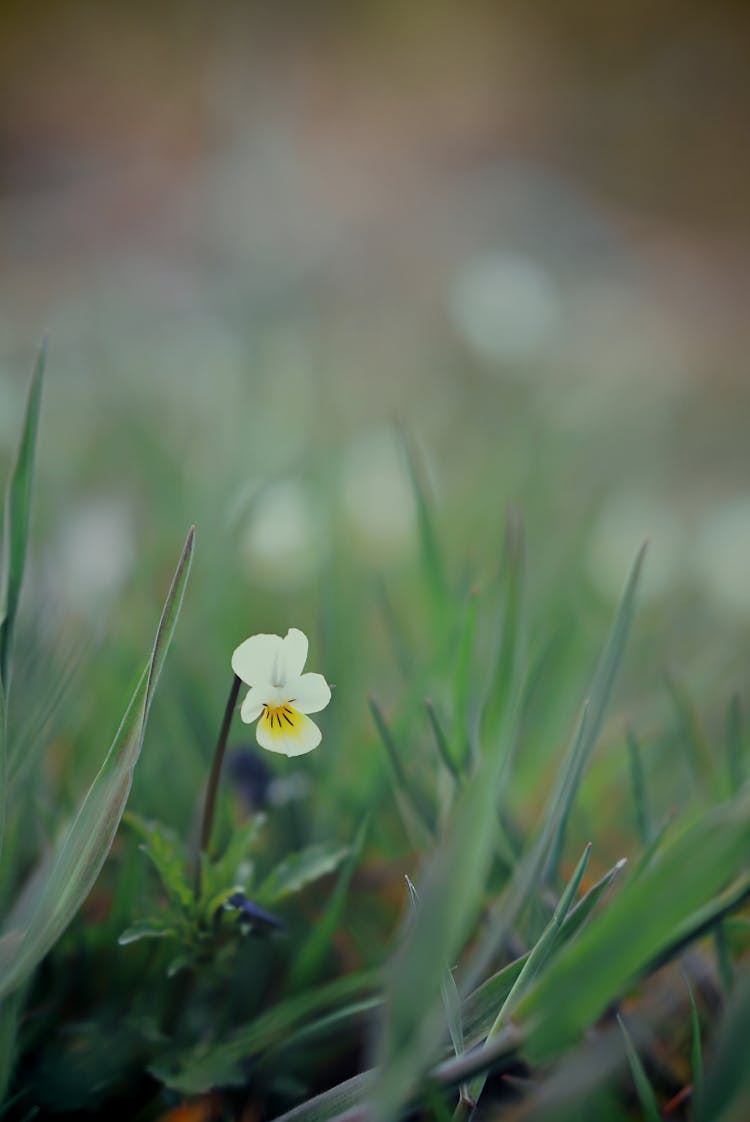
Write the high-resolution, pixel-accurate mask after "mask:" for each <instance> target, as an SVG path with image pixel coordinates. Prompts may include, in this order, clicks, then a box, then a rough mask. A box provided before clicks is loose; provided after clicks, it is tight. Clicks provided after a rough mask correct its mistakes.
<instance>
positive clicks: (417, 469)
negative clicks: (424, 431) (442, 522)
mask: <svg viewBox="0 0 750 1122" xmlns="http://www.w3.org/2000/svg"><path fill="white" fill-rule="evenodd" d="M400 435H401V441H402V444H403V449H404V455H405V457H406V466H407V468H408V471H409V478H410V479H411V485H412V490H413V492H414V501H415V504H416V509H417V528H418V532H419V545H420V553H421V560H422V571H423V574H424V578H425V584H426V586H427V588H428V589H429V591H430V598H431V600H432V609H433V613H434V618H435V621H436V624H437V625H438V627H439V626H440V625H441V624H442V621H443V617H444V614H445V604H446V603H447V600H448V597H447V582H446V579H445V569H444V566H443V557H442V553H441V550H440V543H439V540H438V535H437V531H436V529H435V520H434V518H433V515H432V509H431V504H430V500H429V497H428V489H427V484H426V481H425V475H424V469H423V465H422V464H421V462H420V460H419V458H418V457H417V453H416V449H415V448H414V445H413V443H412V441H411V440H410V439H409V437H408V435H407V433H406V431H405V430H404V429H401V430H400Z"/></svg>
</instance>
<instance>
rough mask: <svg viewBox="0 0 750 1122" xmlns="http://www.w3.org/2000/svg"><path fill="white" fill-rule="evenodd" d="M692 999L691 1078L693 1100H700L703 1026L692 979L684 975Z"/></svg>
mask: <svg viewBox="0 0 750 1122" xmlns="http://www.w3.org/2000/svg"><path fill="white" fill-rule="evenodd" d="M683 977H684V978H685V985H686V986H687V991H688V997H689V998H690V1026H691V1032H692V1037H693V1039H692V1043H691V1046H690V1076H691V1079H692V1081H693V1099H694V1100H695V1099H700V1097H701V1095H702V1094H703V1051H702V1049H701V1024H700V1020H699V1018H698V1007H697V1006H696V1004H695V996H694V994H693V987H692V986H691V985H690V979H689V978H688V977H687V975H685V974H683Z"/></svg>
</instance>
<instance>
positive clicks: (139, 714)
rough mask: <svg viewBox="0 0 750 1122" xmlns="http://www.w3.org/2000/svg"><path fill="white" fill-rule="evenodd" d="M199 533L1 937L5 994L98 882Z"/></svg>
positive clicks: (0, 981)
mask: <svg viewBox="0 0 750 1122" xmlns="http://www.w3.org/2000/svg"><path fill="white" fill-rule="evenodd" d="M193 538H194V531H193V530H192V529H191V530H190V533H189V534H188V536H187V541H186V542H185V548H184V550H183V552H182V556H181V557H180V561H179V564H178V566H177V569H176V572H175V575H174V578H173V580H172V585H171V588H170V590H169V593H168V595H167V599H166V602H165V605H164V610H163V612H162V616H161V620H160V621H159V627H158V629H157V633H156V639H155V641H154V646H153V650H152V653H151V658H150V660H149V663H148V665H147V667H146V669H145V670H144V672H143V675H142V676H141V680H140V682H139V684H138V686H137V688H136V690H135V693H134V694H133V696H132V698H131V701H130V704H129V705H128V708H127V710H126V712H125V715H124V717H123V719H122V722H121V724H120V727H119V729H118V731H117V733H116V735H115V738H114V741H113V742H112V746H111V747H110V749H109V752H108V753H107V755H106V757H105V760H104V763H103V764H102V766H101V768H100V770H99V773H98V775H97V776H96V778H95V779H94V782H93V783H92V785H91V787H90V788H89V791H88V793H87V794H86V797H85V798H84V800H83V802H82V804H81V806H80V807H79V810H78V813H77V815H76V817H75V818H74V820H73V822H72V823H71V825H70V827H69V828H68V831H67V833H66V834H65V836H64V837H63V840H62V841H61V843H60V844H59V845H58V847H57V849H56V850H55V851H54V852H53V853H52V855H51V857H50V859H49V860H48V861H46V862H45V863H44V864H43V865H42V867H41V868H40V869H39V870H38V871H37V873H36V874H35V876H34V877H33V878H32V882H31V884H30V885H29V887H28V889H27V891H26V892H25V893H24V894H22V897H21V899H20V900H19V902H18V903H17V905H16V907H15V908H14V909H13V910H12V912H11V914H10V916H9V917H8V919H7V921H6V923H5V926H4V928H3V934H2V937H0V998H4V997H6V996H7V995H8V994H10V993H12V992H13V991H14V990H15V989H17V988H18V986H19V985H20V984H21V983H22V982H23V981H24V979H25V978H27V977H28V976H29V974H30V973H31V971H32V970H33V969H34V968H35V967H36V966H37V964H38V963H39V962H40V961H41V959H42V958H43V957H44V956H45V955H46V953H47V952H48V951H49V950H50V948H51V947H52V946H53V945H54V943H55V942H56V941H57V940H58V939H59V937H60V935H61V934H62V933H63V931H64V930H65V928H66V927H67V926H68V924H69V923H70V921H71V919H72V918H73V916H74V915H75V913H76V912H77V911H78V909H79V907H80V906H81V904H82V903H83V901H84V900H85V899H86V897H87V896H88V893H89V891H90V889H91V887H92V885H93V884H94V881H95V880H96V878H97V876H98V874H99V870H100V869H101V867H102V865H103V864H104V860H105V858H106V856H107V854H108V852H109V848H110V846H111V844H112V840H113V838H114V836H115V832H116V830H117V827H118V825H119V822H120V818H121V817H122V813H123V811H124V809H125V803H126V801H127V797H128V793H129V791H130V785H131V782H132V778H133V769H134V767H135V764H136V762H137V760H138V756H139V754H140V751H141V745H142V743H143V736H144V733H145V729H146V722H147V720H148V714H149V709H150V707H151V701H152V699H153V695H154V690H155V688H156V684H157V682H158V679H159V675H160V673H161V670H162V667H163V665H164V659H165V657H166V654H167V650H168V648H169V644H170V641H171V639H172V634H173V632H174V628H175V624H176V622H177V616H178V614H179V611H180V606H181V604H182V598H183V595H184V592H185V585H186V583H187V579H188V575H189V572H190V562H191V559H192V554H193Z"/></svg>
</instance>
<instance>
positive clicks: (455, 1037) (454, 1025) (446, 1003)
mask: <svg viewBox="0 0 750 1122" xmlns="http://www.w3.org/2000/svg"><path fill="white" fill-rule="evenodd" d="M406 886H407V888H408V890H409V901H410V904H411V913H412V920H413V919H414V918H415V916H416V914H417V911H418V909H419V896H418V895H417V890H416V888H415V887H414V885H413V884H412V882H411V881H410V879H409V877H407V878H406ZM440 994H441V997H442V999H443V1009H444V1011H445V1019H446V1022H447V1024H448V1032H449V1034H450V1038H451V1044H452V1045H453V1051H454V1052H455V1054H456V1055H457V1056H462V1055H463V1053H464V1026H463V1018H462V1013H461V998H460V997H459V995H458V987H457V986H456V982H455V979H454V977H453V971H452V970H451V968H450V967H449V966H447V967H446V968H445V970H444V971H443V977H442V980H441V982H440Z"/></svg>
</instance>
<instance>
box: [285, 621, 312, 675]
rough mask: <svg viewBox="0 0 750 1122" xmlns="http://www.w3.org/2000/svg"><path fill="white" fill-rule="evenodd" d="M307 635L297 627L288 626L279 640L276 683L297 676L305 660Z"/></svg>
mask: <svg viewBox="0 0 750 1122" xmlns="http://www.w3.org/2000/svg"><path fill="white" fill-rule="evenodd" d="M307 645H308V644H307V636H306V635H305V633H304V632H303V631H300V630H299V628H297V627H290V628H289V630H288V631H287V633H286V635H285V636H284V638H283V639H282V641H281V656H280V658H279V671H280V677H279V678H278V683H279V685H281V683H282V682H288V681H289V680H290V679H291V678H299V676H300V674H301V673H302V669H303V667H304V665H305V663H306V662H307Z"/></svg>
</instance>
